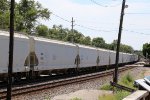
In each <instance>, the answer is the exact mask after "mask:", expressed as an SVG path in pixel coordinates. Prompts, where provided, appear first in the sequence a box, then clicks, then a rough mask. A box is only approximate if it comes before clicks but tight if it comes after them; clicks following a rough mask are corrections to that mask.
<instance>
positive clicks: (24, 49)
mask: <svg viewBox="0 0 150 100" xmlns="http://www.w3.org/2000/svg"><path fill="white" fill-rule="evenodd" d="M0 47H1V49H0V79H1V80H3V79H5V78H7V72H8V55H9V33H8V32H6V31H0ZM119 55H120V57H119V64H126V63H132V62H136V61H137V60H138V56H137V55H135V54H128V53H121V52H120V54H119ZM115 56H116V52H115V51H111V50H105V49H100V48H94V47H89V46H83V45H79V44H72V43H67V42H62V41H57V40H50V39H45V38H41V37H33V36H26V35H22V34H17V33H15V35H14V61H13V77H14V78H16V79H20V78H21V77H32V76H35V75H40V74H51V73H54V72H55V73H60V72H61V73H62V72H63V73H64V72H71V73H72V72H75V71H80V70H85V69H92V68H98V69H101V68H106V66H111V65H114V64H115Z"/></svg>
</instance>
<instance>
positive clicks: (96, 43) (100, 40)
mask: <svg viewBox="0 0 150 100" xmlns="http://www.w3.org/2000/svg"><path fill="white" fill-rule="evenodd" d="M92 45H93V46H95V47H100V48H105V41H104V39H103V38H101V37H97V38H93V40H92Z"/></svg>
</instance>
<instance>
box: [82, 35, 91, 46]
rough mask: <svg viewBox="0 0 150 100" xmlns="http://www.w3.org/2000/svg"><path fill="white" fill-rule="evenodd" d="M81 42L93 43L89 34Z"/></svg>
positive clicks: (85, 43)
mask: <svg viewBox="0 0 150 100" xmlns="http://www.w3.org/2000/svg"><path fill="white" fill-rule="evenodd" d="M81 43H82V44H84V45H91V38H90V37H89V36H86V37H83V39H82V40H81Z"/></svg>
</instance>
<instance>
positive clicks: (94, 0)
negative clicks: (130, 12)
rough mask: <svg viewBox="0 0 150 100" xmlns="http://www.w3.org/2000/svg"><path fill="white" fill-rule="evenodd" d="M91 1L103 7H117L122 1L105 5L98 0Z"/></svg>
mask: <svg viewBox="0 0 150 100" xmlns="http://www.w3.org/2000/svg"><path fill="white" fill-rule="evenodd" d="M90 1H92V2H93V3H95V4H96V5H99V6H101V7H117V6H119V5H121V4H120V3H118V4H115V5H103V4H101V3H98V2H96V1H95V0H90Z"/></svg>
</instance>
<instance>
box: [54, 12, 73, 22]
mask: <svg viewBox="0 0 150 100" xmlns="http://www.w3.org/2000/svg"><path fill="white" fill-rule="evenodd" d="M52 14H53V15H54V16H56V17H58V18H60V19H62V20H64V21H66V22H69V23H71V22H70V21H69V20H66V19H64V18H63V17H60V16H58V15H56V14H54V13H52Z"/></svg>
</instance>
